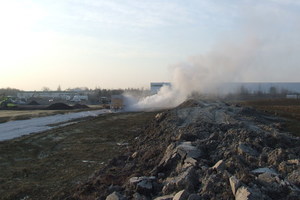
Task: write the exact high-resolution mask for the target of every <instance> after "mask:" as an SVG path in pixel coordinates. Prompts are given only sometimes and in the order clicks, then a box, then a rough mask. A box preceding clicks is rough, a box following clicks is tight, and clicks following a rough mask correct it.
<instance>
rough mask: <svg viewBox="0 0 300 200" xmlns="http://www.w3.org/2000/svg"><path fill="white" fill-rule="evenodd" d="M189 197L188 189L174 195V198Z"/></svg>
mask: <svg viewBox="0 0 300 200" xmlns="http://www.w3.org/2000/svg"><path fill="white" fill-rule="evenodd" d="M188 197H189V193H188V192H187V191H186V190H181V191H180V192H177V193H176V194H175V196H174V197H173V200H186V199H187V198H188Z"/></svg>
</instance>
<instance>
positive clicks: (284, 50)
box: [125, 10, 300, 111]
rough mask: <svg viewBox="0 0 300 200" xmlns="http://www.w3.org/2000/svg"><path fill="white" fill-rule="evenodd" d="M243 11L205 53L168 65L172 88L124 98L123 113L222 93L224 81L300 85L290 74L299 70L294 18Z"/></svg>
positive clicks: (288, 15) (297, 30)
mask: <svg viewBox="0 0 300 200" xmlns="http://www.w3.org/2000/svg"><path fill="white" fill-rule="evenodd" d="M248 13H251V14H250V15H249V14H248V15H247V16H245V17H244V23H242V25H241V26H240V27H239V29H238V30H232V31H231V32H230V34H229V33H227V34H226V33H225V34H224V36H223V37H222V38H220V39H219V41H218V42H217V43H216V45H214V46H213V47H212V48H211V50H210V51H208V52H207V53H206V54H203V55H198V56H193V57H190V58H188V59H187V60H186V61H184V62H181V63H178V64H175V65H173V66H171V68H172V80H171V86H164V87H162V88H161V90H160V91H159V92H158V93H157V94H154V95H152V96H146V97H140V98H133V97H132V96H131V95H130V94H125V97H126V101H127V102H126V105H127V110H131V111H134V110H153V109H157V108H170V107H174V106H177V105H178V104H180V103H181V102H183V101H184V100H186V99H187V98H188V97H189V96H190V95H191V94H192V93H194V92H197V93H200V94H226V92H228V91H227V89H228V88H225V87H224V84H225V83H231V82H268V81H269V82H272V81H273V82H280V81H286V82H287V81H299V80H296V79H297V78H295V77H296V76H295V75H294V76H293V74H294V73H296V74H297V72H299V66H300V56H298V53H297V52H300V45H299V44H300V43H299V41H300V31H299V30H300V29H299V27H296V26H293V23H295V22H297V21H298V20H299V19H295V18H294V16H293V15H291V14H290V13H288V14H287V13H284V10H281V14H280V15H278V11H276V12H275V11H264V12H259V11H255V12H248ZM298 22H299V21H298ZM199 45H200V44H199Z"/></svg>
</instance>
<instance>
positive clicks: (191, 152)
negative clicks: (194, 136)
mask: <svg viewBox="0 0 300 200" xmlns="http://www.w3.org/2000/svg"><path fill="white" fill-rule="evenodd" d="M176 150H177V152H178V153H179V155H180V156H181V157H182V158H184V157H185V156H186V157H192V158H194V159H197V158H200V157H201V156H202V155H203V153H202V152H201V151H200V150H199V149H198V148H197V147H195V146H193V145H192V143H191V142H182V143H181V144H180V145H178V146H177V147H176Z"/></svg>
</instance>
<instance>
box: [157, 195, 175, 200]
mask: <svg viewBox="0 0 300 200" xmlns="http://www.w3.org/2000/svg"><path fill="white" fill-rule="evenodd" d="M173 197H174V196H173V195H165V196H160V197H156V198H155V199H154V200H172V199H173Z"/></svg>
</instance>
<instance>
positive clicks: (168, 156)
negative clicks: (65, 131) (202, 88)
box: [72, 100, 300, 200]
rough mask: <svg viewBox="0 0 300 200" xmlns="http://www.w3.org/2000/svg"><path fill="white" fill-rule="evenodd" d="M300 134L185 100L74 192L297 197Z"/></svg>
mask: <svg viewBox="0 0 300 200" xmlns="http://www.w3.org/2000/svg"><path fill="white" fill-rule="evenodd" d="M299 188H300V139H299V138H298V137H294V136H292V135H289V134H288V133H286V132H285V131H284V127H283V120H282V119H279V118H277V117H273V116H270V115H267V114H263V113H258V112H257V111H256V110H254V109H251V108H246V107H240V106H238V105H229V104H226V103H223V102H216V101H215V102H211V101H203V100H201V101H200V100H188V101H186V102H184V103H183V104H181V105H180V106H178V107H177V108H174V109H172V110H168V111H164V112H162V113H159V114H157V115H156V117H155V119H154V120H153V121H152V122H151V123H150V124H149V125H148V126H147V127H146V128H145V130H144V131H142V132H141V134H140V136H139V138H136V140H135V141H132V142H131V143H130V145H129V147H128V149H127V150H126V152H124V154H123V155H122V156H119V157H116V158H114V159H112V160H111V161H110V163H108V164H107V165H106V166H105V167H104V168H103V169H101V170H100V171H99V172H97V173H95V174H94V175H93V176H92V177H91V178H90V180H89V181H88V182H87V183H84V184H82V185H80V186H79V187H78V188H77V190H76V192H75V193H74V194H73V196H72V198H74V199H107V200H118V199H120V200H121V199H124V200H125V199H136V200H147V199H156V200H172V199H173V200H183V199H188V200H197V199H216V200H217V199H236V200H246V199H249V200H256V199H266V200H269V199H270V200H271V199H282V200H283V199H285V200H286V199H289V200H293V199H295V200H296V199H299V197H300V189H299Z"/></svg>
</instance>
